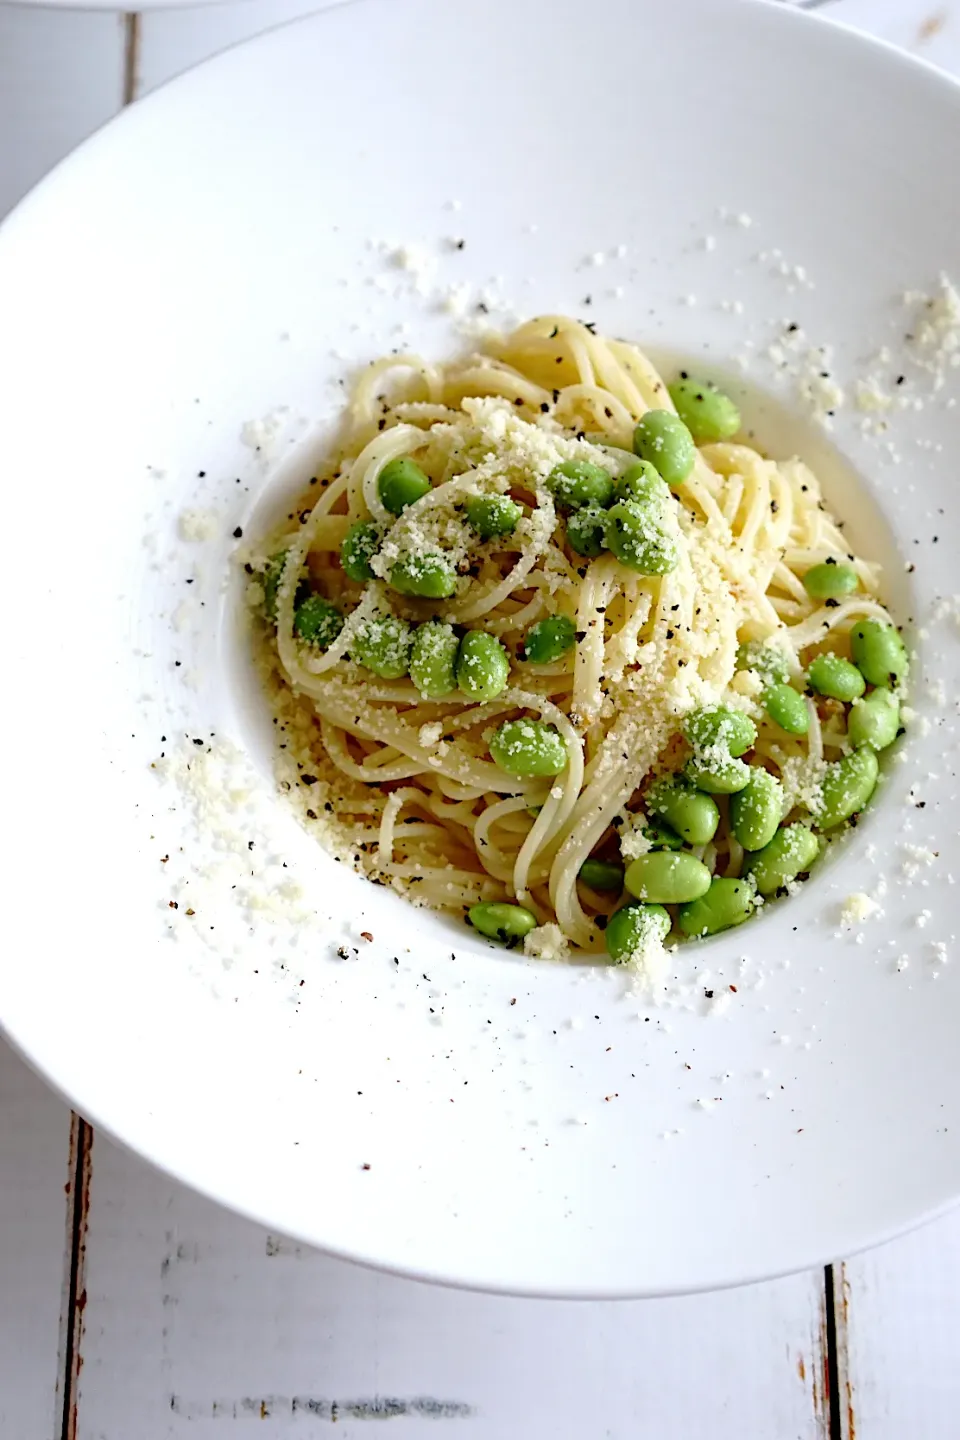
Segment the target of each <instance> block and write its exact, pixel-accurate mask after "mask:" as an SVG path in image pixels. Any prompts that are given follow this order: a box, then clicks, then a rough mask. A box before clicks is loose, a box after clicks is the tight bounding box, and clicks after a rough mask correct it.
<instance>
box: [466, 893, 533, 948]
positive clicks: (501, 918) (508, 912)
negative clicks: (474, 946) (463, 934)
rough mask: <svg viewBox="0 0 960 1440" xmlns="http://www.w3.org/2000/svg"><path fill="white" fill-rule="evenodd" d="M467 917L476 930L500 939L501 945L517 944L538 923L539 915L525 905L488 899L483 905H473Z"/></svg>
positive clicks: (491, 937)
mask: <svg viewBox="0 0 960 1440" xmlns="http://www.w3.org/2000/svg"><path fill="white" fill-rule="evenodd" d="M467 919H468V920H469V921H470V924H471V925H472V926H473V928H474V930H479V932H480V934H481V935H485V936H486V937H487V939H488V940H499V941H500V943H501V945H510V944H513V945H515V944H516V943H517V941H518V940H522V939H523V937H524V935H529V934H530V931H531V930H532V929H533V928H534V927H535V925H536V923H537V917H536V915H534V914H533V912H532V911H531V910H527V909H526V907H525V906H523V905H506V904H502V903H500V904H498V903H497V902H495V901H486V902H485V903H484V904H482V905H471V906H470V909H469V910H468V911H467Z"/></svg>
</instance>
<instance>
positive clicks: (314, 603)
mask: <svg viewBox="0 0 960 1440" xmlns="http://www.w3.org/2000/svg"><path fill="white" fill-rule="evenodd" d="M343 624H344V621H343V616H342V615H341V613H340V611H339V610H338V609H337V607H336V605H331V604H330V601H329V600H324V598H323V596H322V595H308V596H307V598H306V599H305V600H302V601H301V602H300V604H299V605H298V606H297V608H296V610H294V612H293V633H294V634H295V635H296V636H298V637H299V639H301V640H303V641H304V642H305V643H306V644H307V645H317V646H319V647H320V649H322V650H326V648H327V646H328V645H332V644H333V642H334V640H336V638H337V636H338V635H339V634H340V631H341V630H342V629H343Z"/></svg>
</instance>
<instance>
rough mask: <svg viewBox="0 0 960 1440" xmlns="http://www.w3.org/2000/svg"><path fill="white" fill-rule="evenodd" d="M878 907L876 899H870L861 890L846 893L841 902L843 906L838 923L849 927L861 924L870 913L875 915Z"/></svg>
mask: <svg viewBox="0 0 960 1440" xmlns="http://www.w3.org/2000/svg"><path fill="white" fill-rule="evenodd" d="M879 909H880V906H879V905H878V904H877V902H876V900H871V899H870V896H869V895H865V894H864V893H863V891H862V890H858V891H855V892H854V893H853V894H852V895H848V896H847V898H846V900H844V902H843V908H842V910H841V911H840V924H841V925H845V926H847V927H849V928H853V927H854V926H856V925H862V924H863V922H864V921H865V920H869V919H870V917H871V916H872V915H876V913H877V911H878V910H879Z"/></svg>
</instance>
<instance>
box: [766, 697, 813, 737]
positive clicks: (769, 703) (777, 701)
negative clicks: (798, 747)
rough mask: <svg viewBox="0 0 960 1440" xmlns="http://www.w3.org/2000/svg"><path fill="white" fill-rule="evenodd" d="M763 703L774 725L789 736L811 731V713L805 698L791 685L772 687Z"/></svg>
mask: <svg viewBox="0 0 960 1440" xmlns="http://www.w3.org/2000/svg"><path fill="white" fill-rule="evenodd" d="M761 703H762V705H763V708H764V710H766V712H767V714H768V715H769V716H770V719H771V720H772V721H773V722H774V724H776V725H779V726H780V729H781V730H786V732H787V734H788V735H806V733H807V731H808V730H809V729H810V712H809V710H808V709H807V702H806V701H805V700H804V698H803V696H802V695H801V694H799V693H798V691H796V690H794V689H793V687H792V686H790V685H771V686H770V688H769V689H768V690H765V691H764V693H763V695H762V697H761Z"/></svg>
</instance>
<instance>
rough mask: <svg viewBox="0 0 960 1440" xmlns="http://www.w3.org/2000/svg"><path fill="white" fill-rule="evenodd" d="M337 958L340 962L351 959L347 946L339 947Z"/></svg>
mask: <svg viewBox="0 0 960 1440" xmlns="http://www.w3.org/2000/svg"><path fill="white" fill-rule="evenodd" d="M337 958H338V959H340V960H349V959H350V951H349V950H348V949H347V947H346V945H338V946H337Z"/></svg>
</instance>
